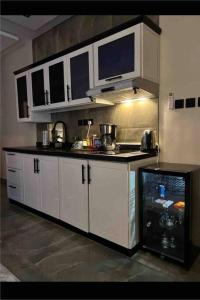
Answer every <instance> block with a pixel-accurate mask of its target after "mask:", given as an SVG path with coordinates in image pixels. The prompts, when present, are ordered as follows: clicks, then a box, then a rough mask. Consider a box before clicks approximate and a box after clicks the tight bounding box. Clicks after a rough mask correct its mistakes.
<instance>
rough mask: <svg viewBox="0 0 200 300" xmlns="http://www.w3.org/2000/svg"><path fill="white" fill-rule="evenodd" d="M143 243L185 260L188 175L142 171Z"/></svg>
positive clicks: (157, 250)
mask: <svg viewBox="0 0 200 300" xmlns="http://www.w3.org/2000/svg"><path fill="white" fill-rule="evenodd" d="M142 185H143V196H142V201H143V244H144V245H145V246H147V247H148V248H150V249H152V250H154V251H156V252H158V253H161V254H164V255H166V256H168V257H171V258H175V259H177V260H179V261H184V242H185V240H184V237H185V228H184V223H185V178H184V177H179V176H175V175H163V174H155V173H149V172H144V171H143V172H142Z"/></svg>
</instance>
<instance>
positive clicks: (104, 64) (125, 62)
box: [98, 33, 135, 80]
mask: <svg viewBox="0 0 200 300" xmlns="http://www.w3.org/2000/svg"><path fill="white" fill-rule="evenodd" d="M134 47H135V34H134V33H132V34H129V35H127V36H124V37H122V38H119V39H117V40H114V41H111V42H109V43H106V44H104V45H102V46H99V47H98V69H99V73H98V79H99V80H102V79H106V78H110V77H115V76H119V75H121V74H125V73H129V72H133V71H134V69H135V60H134V52H135V49H134Z"/></svg>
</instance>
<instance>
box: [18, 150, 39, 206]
mask: <svg viewBox="0 0 200 300" xmlns="http://www.w3.org/2000/svg"><path fill="white" fill-rule="evenodd" d="M36 159H37V158H35V156H34V155H27V156H23V158H22V164H23V168H22V170H23V189H24V204H26V205H27V206H30V207H32V208H34V209H37V210H41V196H40V176H39V174H38V173H37V171H36V163H37V161H36Z"/></svg>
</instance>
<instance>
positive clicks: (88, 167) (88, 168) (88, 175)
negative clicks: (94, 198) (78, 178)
mask: <svg viewBox="0 0 200 300" xmlns="http://www.w3.org/2000/svg"><path fill="white" fill-rule="evenodd" d="M90 169H91V167H90V165H87V177H88V184H90V183H91V177H90V175H91V174H90Z"/></svg>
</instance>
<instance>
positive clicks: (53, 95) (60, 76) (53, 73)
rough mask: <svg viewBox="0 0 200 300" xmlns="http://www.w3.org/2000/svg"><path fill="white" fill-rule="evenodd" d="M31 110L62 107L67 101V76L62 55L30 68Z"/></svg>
mask: <svg viewBox="0 0 200 300" xmlns="http://www.w3.org/2000/svg"><path fill="white" fill-rule="evenodd" d="M30 76H31V85H32V86H31V88H32V89H31V95H32V110H33V111H40V110H50V109H54V108H59V107H64V106H65V105H66V104H67V103H68V101H67V92H66V85H67V76H66V64H65V60H64V56H62V57H59V58H57V59H54V60H52V61H50V62H48V63H46V64H43V65H42V66H38V67H35V68H34V69H31V70H30Z"/></svg>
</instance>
